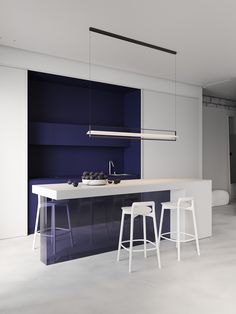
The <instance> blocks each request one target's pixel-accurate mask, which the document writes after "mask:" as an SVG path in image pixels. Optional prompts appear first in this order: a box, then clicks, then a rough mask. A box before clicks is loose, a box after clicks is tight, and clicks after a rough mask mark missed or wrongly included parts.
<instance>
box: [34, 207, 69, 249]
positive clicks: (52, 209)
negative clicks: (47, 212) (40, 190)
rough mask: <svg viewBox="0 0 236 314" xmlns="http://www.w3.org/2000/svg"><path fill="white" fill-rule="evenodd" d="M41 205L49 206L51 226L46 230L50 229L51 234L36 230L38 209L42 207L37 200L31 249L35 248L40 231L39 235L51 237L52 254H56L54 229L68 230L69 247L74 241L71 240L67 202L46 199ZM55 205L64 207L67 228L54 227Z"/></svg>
mask: <svg viewBox="0 0 236 314" xmlns="http://www.w3.org/2000/svg"><path fill="white" fill-rule="evenodd" d="M41 206H42V207H51V228H48V229H47V230H50V231H51V234H42V233H41V232H40V230H38V226H39V216H40V210H41V209H42V207H40V205H39V202H38V206H37V213H36V220H35V227H34V237H33V245H32V249H33V250H34V249H35V244H36V237H37V235H38V234H40V233H41V235H44V236H48V237H51V244H52V252H53V255H55V254H56V230H63V231H65V232H69V235H70V243H71V247H73V246H74V241H73V234H72V228H71V221H70V211H69V205H68V202H67V201H63V202H61V201H48V202H46V203H45V204H43V205H41ZM56 206H65V207H66V216H67V222H68V228H59V227H56Z"/></svg>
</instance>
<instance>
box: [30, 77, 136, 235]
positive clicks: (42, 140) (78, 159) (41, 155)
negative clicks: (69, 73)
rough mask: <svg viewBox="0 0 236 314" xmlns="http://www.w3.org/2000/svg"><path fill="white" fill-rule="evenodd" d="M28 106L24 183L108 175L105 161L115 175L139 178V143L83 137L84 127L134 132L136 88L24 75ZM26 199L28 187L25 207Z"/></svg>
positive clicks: (84, 135)
mask: <svg viewBox="0 0 236 314" xmlns="http://www.w3.org/2000/svg"><path fill="white" fill-rule="evenodd" d="M28 108H29V109H28V110H29V114H28V117H29V156H28V160H29V166H28V169H29V179H32V178H35V179H40V178H48V179H50V178H52V179H55V178H56V179H59V180H65V178H68V177H74V176H76V177H78V178H80V176H81V174H82V172H83V171H85V170H87V171H104V172H108V161H109V160H113V162H114V163H115V166H116V171H117V172H119V173H124V172H126V173H127V172H128V173H131V174H133V175H135V177H137V178H138V177H140V142H139V141H134V140H121V139H101V138H89V136H87V135H86V132H87V130H88V129H89V124H91V125H92V126H94V127H95V126H105V127H106V128H109V127H110V128H117V127H118V128H119V129H121V130H125V129H126V128H130V127H136V128H139V127H140V91H139V90H137V89H133V88H127V87H122V86H116V85H111V84H104V83H99V82H89V81H86V80H80V79H74V78H68V77H62V76H57V75H51V74H45V73H38V72H31V71H29V73H28ZM130 178H133V177H130ZM31 197H32V193H31V190H30V189H29V203H32V202H31V200H30V198H31ZM31 211H32V206H31V205H30V206H29V217H33V216H34V215H35V211H33V213H32V214H31ZM32 221H33V219H32ZM32 221H31V220H30V224H29V232H32V228H33V225H32Z"/></svg>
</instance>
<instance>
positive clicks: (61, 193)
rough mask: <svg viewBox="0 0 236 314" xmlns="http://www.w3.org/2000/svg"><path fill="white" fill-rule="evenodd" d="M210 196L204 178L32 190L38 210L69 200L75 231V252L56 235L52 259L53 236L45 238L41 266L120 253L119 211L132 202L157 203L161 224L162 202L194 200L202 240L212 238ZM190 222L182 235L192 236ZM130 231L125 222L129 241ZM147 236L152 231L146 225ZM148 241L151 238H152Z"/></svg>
mask: <svg viewBox="0 0 236 314" xmlns="http://www.w3.org/2000/svg"><path fill="white" fill-rule="evenodd" d="M211 191H212V188H211V181H210V180H200V179H137V180H123V181H121V183H119V184H108V185H105V186H87V185H83V184H79V186H78V187H74V186H72V185H69V184H66V183H61V184H45V185H33V187H32V192H33V193H34V194H37V195H38V202H39V205H40V206H43V204H45V202H46V200H47V198H50V199H53V200H65V199H67V200H70V204H71V218H72V230H73V237H74V239H75V244H74V247H72V248H71V246H70V242H69V237H68V236H67V235H60V234H58V236H57V237H56V239H57V243H58V245H57V252H56V254H52V248H51V239H50V237H41V261H42V262H43V263H45V264H53V263H56V262H60V261H65V260H69V259H74V258H78V257H83V256H87V255H92V254H97V253H101V252H106V251H110V250H114V249H116V247H117V244H118V234H119V225H120V215H121V210H120V207H121V206H127V205H131V204H132V202H133V201H144V200H145V201H146V200H154V201H155V202H156V211H157V220H158V222H159V211H160V203H161V202H162V201H168V200H171V201H175V200H177V199H178V198H179V197H182V196H193V197H194V198H195V206H196V219H197V226H198V233H199V238H200V239H201V238H206V237H209V236H211V234H212V208H211V195H212V192H211ZM48 211H49V210H48V208H46V207H44V208H43V209H42V210H41V216H40V229H41V230H47V229H48V225H50V216H49V214H50V213H48ZM61 213H62V210H61V209H60V208H59V207H58V210H56V217H57V218H58V217H59V214H61ZM57 215H58V216H57ZM189 218H191V217H188V214H183V215H182V216H181V228H182V231H184V232H187V233H191V230H192V223H191V220H190V219H189ZM63 219H64V218H63V216H60V217H59V219H57V221H58V223H60V224H62V225H63V223H64V221H63ZM137 219H138V218H137ZM158 222H157V224H158ZM136 225H137V227H136V230H135V234H136V235H137V236H139V235H140V234H141V233H142V224H141V222H140V223H139V222H137V223H136ZM158 225H159V224H158ZM128 227H129V226H128V223H127V226H126V234H125V237H126V236H127V237H128ZM164 229H165V231H166V232H167V231H169V230H170V231H172V230H173V231H174V230H175V215H174V214H171V216H170V219H169V223H167V224H166V225H165V226H164ZM168 229H169V230H168ZM150 230H151V228H150ZM147 231H148V232H149V228H148V226H147ZM45 232H46V231H45ZM149 236H150V237H151V238H152V237H153V235H152V234H151V233H149ZM67 238H68V239H67ZM108 239H109V241H108Z"/></svg>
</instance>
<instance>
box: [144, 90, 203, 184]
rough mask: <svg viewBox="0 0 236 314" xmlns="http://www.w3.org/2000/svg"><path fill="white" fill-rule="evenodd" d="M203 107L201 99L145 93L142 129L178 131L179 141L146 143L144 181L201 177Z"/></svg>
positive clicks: (152, 92) (151, 92)
mask: <svg viewBox="0 0 236 314" xmlns="http://www.w3.org/2000/svg"><path fill="white" fill-rule="evenodd" d="M201 116H202V106H201V104H200V103H199V99H198V98H192V97H183V96H177V98H176V107H175V96H174V95H173V94H172V95H171V94H166V93H159V92H154V91H147V90H145V91H144V92H143V128H153V129H162V130H166V129H167V130H168V129H171V130H176V131H177V136H178V139H177V141H174V142H172V141H170V142H168V141H165V142H161V141H144V142H143V156H142V159H143V162H142V165H143V177H144V178H168V177H172V178H177V177H180V178H201V177H202V162H201V160H202V132H201V122H202V117H201Z"/></svg>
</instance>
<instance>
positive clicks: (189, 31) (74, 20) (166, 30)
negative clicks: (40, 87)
mask: <svg viewBox="0 0 236 314" xmlns="http://www.w3.org/2000/svg"><path fill="white" fill-rule="evenodd" d="M235 12H236V1H235V0H224V1H219V0H178V1H176V0H145V1H144V0H117V1H114V0H99V1H98V0H0V44H2V45H7V46H12V47H18V48H22V49H27V50H32V51H37V52H41V53H46V54H50V55H55V56H60V57H64V58H69V59H75V60H80V61H88V55H89V53H88V51H89V49H88V47H89V40H88V38H89V32H88V28H89V27H90V26H93V27H97V28H101V29H104V30H107V31H110V32H114V33H118V34H121V35H124V36H127V37H131V38H135V39H138V40H141V41H146V42H149V43H152V44H155V45H159V46H163V47H166V48H169V49H173V50H177V51H178V55H177V79H178V80H180V81H183V82H187V83H193V84H197V85H201V86H203V85H207V84H210V83H212V82H217V81H223V80H228V79H232V78H235V77H236V40H235V30H236V15H235ZM93 36H94V35H93ZM96 36H100V35H96ZM101 37H102V36H100V37H99V38H100V39H99V40H103V39H102V38H101ZM93 40H94V42H95V43H97V48H96V49H98V50H97V51H98V53H97V54H96V49H95V48H94V50H93V54H95V55H96V56H99V57H100V60H99V62H101V63H106V62H108V65H113V62H117V60H119V62H120V63H121V64H122V66H124V67H128V68H129V69H130V70H133V71H137V72H144V73H145V74H150V75H155V76H158V77H169V75H170V68H168V67H166V65H167V64H168V62H167V59H165V61H164V62H162V61H159V56H158V54H157V55H156V54H154V53H153V52H151V51H149V52H145V53H144V52H142V51H141V52H138V53H137V52H135V50H134V49H135V48H134V46H133V47H132V48H130V47H128V48H127V47H126V48H125V49H127V50H122V49H120V46H119V47H118V46H117V45H118V43H117V42H116V43H114V39H113V42H110V43H107V44H105V45H103V44H98V42H97V40H98V39H94V38H93V37H92V49H93ZM110 40H112V39H110ZM120 43H121V42H120V41H119V44H120ZM135 47H136V48H137V46H135ZM124 51H125V52H124ZM111 56H112V57H111ZM140 56H141V59H142V58H143V59H142V60H141V62H140ZM169 57H170V56H169ZM172 57H173V56H172ZM95 59H96V58H95ZM98 59H99V58H98ZM92 61H93V60H92ZM132 62H133V63H132ZM171 62H172V61H171ZM130 63H131V65H129V64H130ZM114 65H116V66H117V64H114ZM163 65H165V66H163ZM171 65H173V64H171ZM165 68H167V70H166V72H165Z"/></svg>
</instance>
